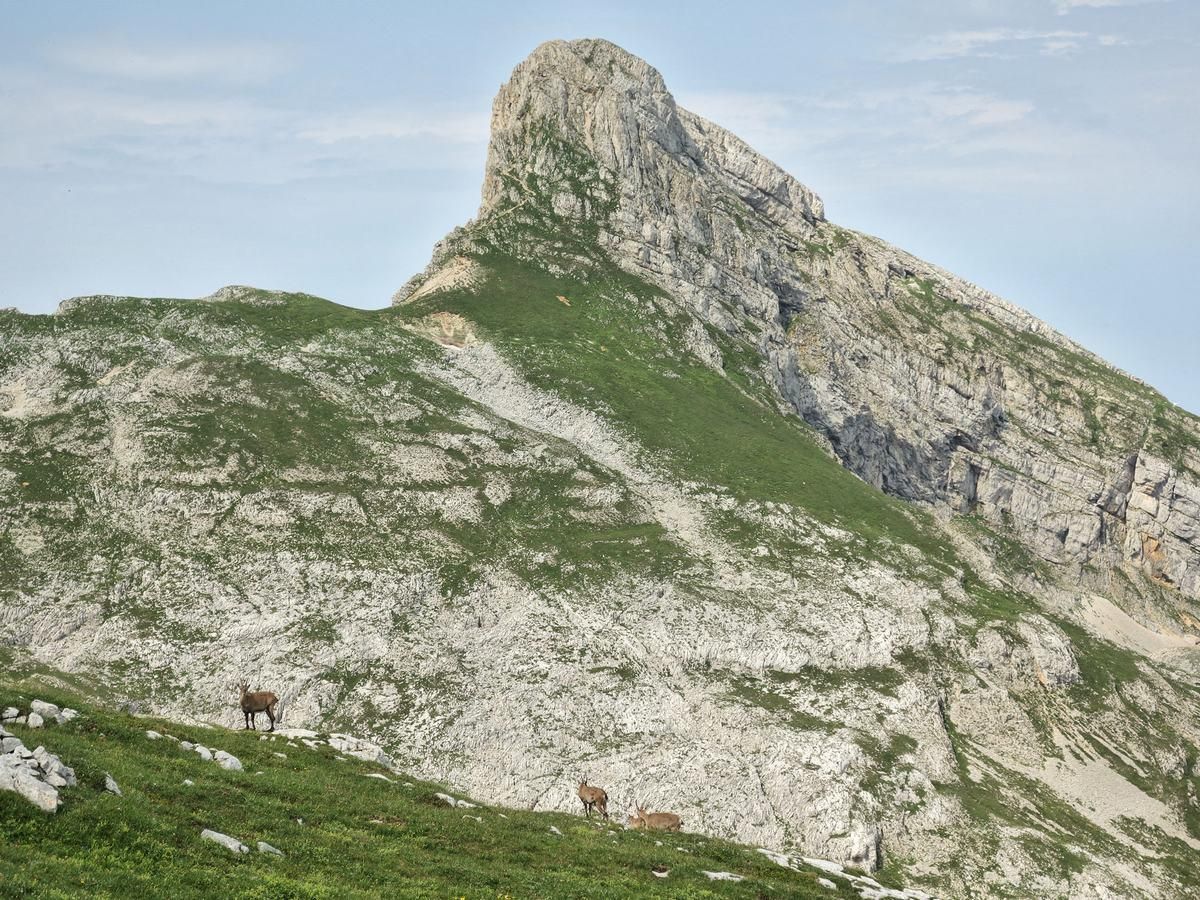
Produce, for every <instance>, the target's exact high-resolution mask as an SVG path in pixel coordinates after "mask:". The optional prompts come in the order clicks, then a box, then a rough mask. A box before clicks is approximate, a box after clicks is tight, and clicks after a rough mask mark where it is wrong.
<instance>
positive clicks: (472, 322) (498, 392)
mask: <svg viewBox="0 0 1200 900" xmlns="http://www.w3.org/2000/svg"><path fill="white" fill-rule="evenodd" d="M583 49H584V50H586V53H587V54H589V55H588V57H587V60H588V61H587V64H586V65H584V66H583V68H582V69H581V70H579V71H577V68H578V66H580V65H582V64H581V63H580V62H579V60H580V56H579V53H580V52H582V51H581V49H580V47H575V46H574V45H572V44H561V45H559V44H551V45H547V46H546V48H544V49H540V50H539V51H535V54H534V61H533V62H532V63H529V64H522V65H521V66H518V68H517V71H516V74H515V76H514V81H513V82H512V83H511V86H510V87H507V88H504V89H502V91H501V95H500V99H498V101H497V109H498V113H497V116H496V119H497V121H496V124H497V125H498V128H497V129H496V137H495V139H494V140H495V144H496V147H495V153H492V154H490V155H489V164H488V165H489V172H490V173H491V174H490V175H489V176H488V177H487V178H485V189H484V201H485V202H484V206H483V208H482V210H481V215H480V216H479V217H477V218H476V219H475V220H473V221H472V222H470V223H468V224H467V225H466V226H464V227H463V228H460V229H457V230H456V231H454V232H452V233H451V234H450V235H448V236H447V238H445V239H444V240H443V241H442V242H440V243H439V245H438V246H437V248H436V249H435V252H434V258H433V260H432V262H431V264H430V266H429V267H428V268H427V269H426V271H425V272H424V273H421V274H419V275H417V276H415V277H414V278H413V279H412V280H410V282H409V283H408V284H407V285H406V286H405V287H404V288H402V289H401V291H400V292H399V294H398V297H397V299H398V300H399V301H401V302H398V303H396V304H395V305H393V306H391V307H389V308H387V309H384V310H377V311H356V310H349V309H346V308H343V307H338V306H336V305H335V304H331V303H328V301H323V300H320V299H319V298H314V297H310V296H308V295H303V294H282V295H280V294H273V293H271V292H262V291H257V290H255V289H241V288H239V289H234V290H231V291H228V292H226V291H222V292H218V295H219V296H216V297H214V298H213V299H212V300H211V301H210V302H206V303H201V304H197V303H194V302H190V301H186V302H179V301H170V300H162V301H134V300H129V299H124V300H114V301H111V302H105V303H99V304H96V303H93V304H88V303H83V304H76V305H73V306H70V307H68V308H66V309H65V310H63V311H62V312H61V313H60V315H57V316H53V317H25V316H16V315H10V314H4V313H0V323H2V324H3V326H4V327H3V328H2V329H0V514H2V515H3V522H4V527H3V529H2V530H0V531H2V534H0V563H3V564H2V565H0V591H3V596H4V598H5V601H6V602H5V603H4V604H0V639H2V640H3V641H5V642H6V643H10V644H14V645H16V646H19V647H21V648H23V649H24V650H25V651H26V652H28V653H30V654H31V655H33V656H34V657H35V658H37V659H41V660H43V661H49V660H54V661H55V662H56V664H61V666H62V667H64V668H66V669H68V670H70V671H73V672H80V673H87V674H89V675H93V676H95V677H103V678H104V679H105V680H107V681H108V682H110V683H112V684H113V685H114V686H115V687H116V688H117V689H119V690H120V691H122V692H124V693H125V694H126V695H128V696H131V697H137V698H139V699H143V700H145V701H146V702H147V703H148V704H149V705H150V708H152V709H154V710H156V711H159V712H164V713H173V714H180V713H181V712H182V711H184V710H186V711H189V712H190V713H191V714H193V715H200V716H203V717H210V718H212V719H213V720H214V721H225V720H226V719H227V718H228V717H229V716H230V715H232V713H231V711H230V710H229V709H228V704H227V703H226V699H227V698H226V694H227V693H228V691H227V685H226V684H225V682H227V681H229V680H230V676H231V675H232V673H235V672H247V671H248V672H254V673H257V674H258V677H257V678H256V679H255V680H256V681H258V682H260V683H262V684H263V685H264V686H269V687H270V688H271V689H273V690H276V691H277V693H279V695H280V696H281V697H283V698H284V701H285V704H286V706H287V709H288V713H287V715H288V718H289V721H290V722H292V723H294V724H301V725H312V726H320V727H322V728H328V729H330V730H332V729H334V728H336V729H338V730H348V731H353V732H354V733H356V734H364V735H366V736H368V737H370V739H372V740H374V741H376V742H377V743H379V744H381V745H383V746H385V747H386V748H387V750H388V752H389V753H390V754H392V755H393V756H394V757H395V758H396V759H397V761H398V762H399V763H400V764H401V765H403V766H405V767H406V768H408V769H409V770H410V771H413V773H414V774H415V775H418V776H420V777H424V778H429V779H432V780H437V781H439V782H443V783H446V784H452V785H454V786H455V787H456V788H457V789H462V790H465V791H468V792H470V793H471V794H472V795H473V796H477V797H482V798H486V799H487V800H488V801H489V802H495V803H497V804H502V805H511V806H524V807H529V806H530V805H533V806H535V807H537V808H539V809H541V808H550V809H566V808H568V807H570V806H571V805H573V804H574V803H577V802H578V801H577V800H576V799H575V798H573V797H572V796H571V794H570V791H569V790H567V789H566V788H565V787H564V786H563V785H564V784H565V782H564V781H563V778H562V774H563V773H564V772H575V771H578V770H580V769H586V770H587V772H588V773H589V774H590V775H591V776H592V777H593V778H594V780H596V781H597V782H600V783H605V784H612V785H619V786H621V790H623V791H628V792H630V793H631V794H633V795H634V796H637V797H638V798H640V799H642V800H645V801H650V802H651V803H653V804H655V805H662V806H665V807H670V808H675V809H677V810H678V811H679V812H681V814H683V816H684V819H685V820H686V821H687V822H688V823H689V827H695V828H697V829H698V830H701V831H704V832H706V833H711V834H717V835H722V836H729V837H737V838H740V839H742V840H743V841H754V842H757V843H761V844H764V845H767V846H776V847H781V848H796V849H798V850H802V851H804V852H806V853H807V854H808V855H812V856H819V857H825V858H831V859H836V860H839V861H845V862H847V863H849V864H853V865H857V866H862V867H865V868H870V869H879V868H882V869H883V870H884V871H885V872H887V873H889V874H892V873H895V874H899V875H903V876H904V880H905V882H906V883H917V884H921V885H923V886H927V887H928V888H929V889H930V890H934V891H936V892H938V893H941V894H948V895H951V896H966V895H970V894H972V893H980V892H982V893H983V894H985V895H989V896H993V895H994V896H1038V897H1044V896H1061V897H1100V896H1104V895H1105V892H1106V891H1108V892H1111V891H1117V892H1119V893H1122V894H1126V895H1130V896H1166V897H1183V896H1187V895H1188V892H1189V891H1191V890H1194V888H1195V877H1194V872H1195V867H1194V866H1193V865H1192V860H1193V859H1194V855H1195V853H1196V852H1197V850H1196V848H1197V844H1198V843H1200V802H1198V799H1197V791H1198V790H1200V773H1198V772H1197V757H1198V755H1200V734H1198V733H1197V725H1196V722H1197V721H1198V720H1200V718H1198V716H1200V689H1198V688H1197V682H1196V673H1197V670H1198V666H1200V652H1198V650H1197V646H1196V635H1197V633H1200V632H1197V630H1196V624H1195V623H1189V622H1188V620H1187V619H1186V618H1185V617H1186V616H1189V615H1193V612H1192V611H1193V610H1195V605H1194V601H1193V595H1194V591H1195V582H1194V580H1193V579H1194V576H1195V571H1196V569H1195V563H1196V560H1195V554H1194V547H1195V544H1194V540H1193V538H1194V533H1193V532H1191V531H1189V529H1190V528H1191V527H1192V526H1191V524H1190V523H1191V521H1192V520H1193V519H1194V518H1195V517H1194V516H1191V514H1190V512H1189V510H1190V509H1191V507H1189V505H1188V504H1189V503H1190V502H1191V499H1190V498H1191V494H1190V493H1189V492H1190V491H1191V490H1192V488H1191V485H1193V484H1194V482H1192V481H1190V480H1189V478H1190V476H1189V474H1188V473H1189V472H1190V471H1192V467H1193V466H1194V464H1195V462H1194V453H1195V448H1194V445H1193V444H1192V443H1190V439H1189V438H1188V435H1189V434H1190V432H1189V431H1188V429H1189V428H1192V427H1194V423H1193V421H1192V420H1191V419H1188V418H1179V416H1181V415H1182V414H1180V413H1176V412H1172V410H1171V409H1168V408H1163V409H1162V410H1158V409H1157V407H1156V405H1155V404H1156V403H1157V402H1158V401H1157V400H1156V399H1155V396H1156V395H1153V394H1152V393H1150V392H1149V391H1148V390H1147V389H1145V388H1144V387H1142V386H1140V385H1137V384H1136V383H1134V382H1131V381H1128V380H1127V379H1122V378H1121V377H1120V376H1118V375H1116V374H1114V373H1113V372H1112V370H1111V369H1105V368H1104V367H1102V366H1100V365H1099V364H1098V363H1096V362H1095V361H1094V360H1093V359H1092V358H1091V357H1090V356H1087V355H1085V354H1083V353H1076V352H1075V351H1074V350H1073V349H1072V347H1071V346H1064V345H1062V344H1060V343H1058V342H1056V341H1055V340H1052V339H1050V338H1048V337H1045V336H1041V335H1037V334H1032V333H1025V332H1017V331H1014V330H1013V329H1011V328H1006V327H1005V326H1004V324H1003V322H1001V321H999V320H997V319H993V318H990V317H989V316H985V315H984V314H983V313H981V312H980V311H979V310H978V309H976V308H974V307H972V306H971V303H977V304H982V303H984V302H985V299H986V297H987V296H988V295H986V294H985V293H984V292H982V291H979V290H978V289H976V288H974V287H973V286H970V285H967V284H966V283H965V282H961V281H959V280H956V279H953V278H952V277H951V276H948V275H947V274H945V273H942V272H941V270H939V269H937V267H933V266H930V265H928V264H926V263H922V262H921V261H919V260H916V259H915V258H913V257H911V256H909V255H908V254H904V253H903V251H898V250H894V249H893V248H890V247H888V245H886V244H884V243H883V242H881V241H878V240H876V239H873V238H869V237H866V236H862V235H859V234H857V233H856V232H851V231H848V230H846V229H840V228H838V227H837V226H836V225H833V224H831V223H829V222H827V221H825V220H824V219H823V218H821V217H820V216H818V215H817V214H816V213H817V212H818V211H820V212H821V214H822V215H823V207H822V206H817V205H814V204H817V203H819V201H818V200H816V195H815V194H812V193H811V192H808V193H803V192H802V191H801V188H802V186H798V187H793V186H792V185H793V181H787V180H785V179H784V178H783V176H782V175H780V174H778V173H779V172H780V171H781V170H778V167H771V166H767V165H766V164H765V163H764V164H762V165H760V164H759V163H758V162H756V161H755V160H754V159H753V158H752V157H750V156H749V153H750V151H749V149H748V147H746V145H744V144H742V143H740V142H739V143H733V142H732V141H729V140H726V139H724V138H722V137H721V133H720V132H718V131H717V130H716V127H715V126H709V125H702V124H698V123H697V121H696V120H694V119H691V118H689V117H688V115H687V114H686V113H685V112H681V111H680V110H678V108H677V107H675V105H674V103H673V101H672V100H670V99H669V94H668V93H666V91H665V84H662V82H661V77H660V76H657V74H656V73H655V74H654V75H651V74H650V72H652V71H653V70H651V69H650V68H649V67H648V66H647V65H646V64H644V63H641V62H640V61H637V62H630V60H632V59H633V58H632V57H630V56H628V55H627V54H625V55H620V54H618V53H617V51H616V49H615V48H614V47H613V45H608V44H604V43H601V44H597V43H595V42H592V43H588V44H586V45H585V46H584V48H583ZM620 53H621V54H623V53H624V52H623V51H621V52H620ZM606 58H611V60H612V62H613V69H612V71H611V72H610V71H609V70H608V68H607V64H605V65H603V66H600V67H598V68H597V66H596V65H595V63H596V61H597V60H603V59H606ZM622 66H624V67H625V68H628V69H629V70H630V71H631V72H632V74H629V73H628V72H625V70H624V69H623V68H622ZM623 72H624V74H622V73H623ZM568 75H569V76H570V77H569V78H568V77H566V76H568ZM634 76H636V77H634ZM613 83H615V84H617V85H618V87H621V90H616V89H614V88H612V87H611V84H613ZM580 84H582V86H583V87H588V88H592V89H594V90H591V92H590V93H589V91H585V90H582V89H579V88H580ZM660 84H661V85H662V87H661V90H660V89H659V85H660ZM605 85H609V87H605ZM644 85H650V88H651V89H650V91H649V100H648V101H647V102H648V103H649V104H650V107H651V113H653V115H651V114H650V113H645V115H644V116H643V111H642V105H641V101H642V98H641V94H640V93H639V92H640V91H642V88H643V86H644ZM524 98H528V103H527V104H526V103H525V102H524ZM510 104H511V109H510ZM589 110H591V112H590V113H589ZM655 110H657V111H658V112H654V111H655ZM571 123H576V125H578V127H580V128H583V127H584V125H585V124H586V125H587V128H586V129H585V131H587V129H591V130H590V131H587V133H589V134H592V135H593V136H595V135H604V136H605V140H600V141H593V144H592V145H589V144H588V143H587V140H585V139H584V137H582V136H580V135H579V134H576V133H574V132H572V131H571V130H570V127H574V126H572V124H571ZM676 125H677V126H678V129H675V126H676ZM568 126H570V127H568ZM668 126H670V127H668ZM643 128H644V129H645V130H646V133H648V134H651V135H654V136H656V137H655V138H654V139H653V140H649V141H643V140H642V138H641V137H640V135H641V134H642V131H641V130H639V129H643ZM689 128H696V129H700V128H703V129H706V130H705V131H704V133H703V134H700V133H699V132H695V133H693V132H691V131H689V130H688V129H689ZM673 129H674V130H673ZM696 135H699V136H698V137H697V136H696ZM593 147H594V148H600V149H599V150H596V152H593ZM730 148H732V149H730ZM642 151H645V152H644V153H643V152H642ZM677 151H678V152H677ZM606 153H608V154H610V155H609V156H607V157H606V156H605V155H604V154H606ZM710 153H711V154H715V156H716V158H718V159H721V160H725V164H724V165H725V168H721V171H726V170H727V169H728V170H731V171H734V172H737V173H742V174H741V175H739V179H740V182H735V183H733V186H730V182H729V181H728V180H726V179H725V178H724V177H723V176H720V175H719V174H713V172H714V171H715V170H712V169H711V168H710V169H705V168H704V166H703V165H701V163H702V162H704V161H705V160H706V159H707V158H708V155H709V154H710ZM597 154H599V158H598V156H597ZM696 156H698V157H700V162H698V161H697V159H696V158H694V157H696ZM604 159H610V160H611V161H612V163H613V164H614V165H615V166H617V168H616V169H609V168H607V167H606V165H605V164H604V163H603V160H604ZM735 161H736V162H735ZM514 166H516V167H517V168H515V169H514V168H513V167H514ZM718 168H720V167H718ZM747 173H766V174H765V175H764V176H763V184H760V185H758V186H757V187H755V186H752V185H750V184H749V182H748V180H747V179H748V175H747ZM755 177H758V176H755ZM741 182H745V183H741ZM794 184H795V185H799V182H794ZM781 186H782V187H781ZM752 188H753V189H752ZM762 188H770V190H763V189H762ZM803 190H804V191H807V189H806V188H805V189H803ZM772 191H774V193H772ZM743 195H745V196H748V197H749V198H750V200H746V199H745V197H744V196H743ZM771 198H773V199H771ZM784 200H786V201H787V202H788V203H791V204H796V203H799V204H800V207H801V208H802V209H803V210H807V212H808V213H809V216H808V217H806V216H805V215H804V214H803V212H796V211H795V209H794V208H793V206H787V205H786V204H785V203H784ZM751 201H753V203H757V204H758V205H759V207H762V208H763V209H765V210H766V212H765V213H762V214H760V212H759V211H757V210H756V209H755V208H753V203H752V202H751ZM788 209H792V210H793V212H791V213H788V212H787V210H788ZM779 220H783V221H785V222H786V228H783V229H781V228H780V227H779V225H778V224H777V223H778V221H779ZM981 298H982V299H981ZM996 309H997V310H999V311H1000V313H999V314H1001V315H1007V316H1015V315H1016V313H1013V312H1009V311H1007V310H1008V308H1007V306H1004V307H1001V306H997V307H996ZM1093 382H1094V384H1093ZM1085 396H1086V397H1091V400H1092V405H1091V406H1090V407H1089V406H1088V404H1087V403H1086V402H1085V400H1084V397H1085ZM1145 415H1150V416H1151V419H1152V420H1153V422H1155V423H1158V424H1154V426H1153V428H1150V429H1146V428H1145V427H1144V423H1145V421H1148V420H1147V419H1145V418H1144V416H1145ZM1143 432H1145V433H1143ZM1179 435H1182V437H1179ZM1131 441H1132V445H1131V444H1130V442H1131ZM1172 441H1173V442H1174V443H1172ZM1130 446H1134V447H1136V449H1137V451H1138V452H1137V455H1136V456H1134V457H1133V458H1132V460H1133V461H1132V463H1130V459H1131V457H1130V455H1129V452H1128V451H1129V449H1130ZM1126 472H1128V482H1127V483H1126V481H1125V480H1124V479H1125V473H1126ZM881 489H882V490H881ZM913 501H916V502H913ZM1151 501H1153V504H1154V506H1153V507H1152V505H1151ZM1060 533H1062V534H1063V535H1064V537H1063V538H1062V539H1060ZM1143 538H1148V539H1149V540H1153V541H1155V542H1157V546H1155V545H1151V544H1148V543H1146V542H1145V541H1144V540H1143ZM1133 551H1136V552H1133ZM1156 578H1157V579H1158V580H1155V579H1156ZM1196 622H1197V623H1200V619H1197V620H1196ZM1111 797H1119V798H1120V804H1119V805H1114V804H1113V803H1111V802H1108V801H1107V800H1106V799H1105V798H1111Z"/></svg>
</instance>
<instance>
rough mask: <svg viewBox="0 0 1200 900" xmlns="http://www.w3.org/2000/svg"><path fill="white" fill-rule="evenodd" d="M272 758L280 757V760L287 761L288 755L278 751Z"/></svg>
mask: <svg viewBox="0 0 1200 900" xmlns="http://www.w3.org/2000/svg"><path fill="white" fill-rule="evenodd" d="M272 756H278V757H279V758H280V759H287V754H286V753H280V752H279V751H278V750H276V751H275V752H274V753H273V754H272Z"/></svg>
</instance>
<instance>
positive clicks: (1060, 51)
mask: <svg viewBox="0 0 1200 900" xmlns="http://www.w3.org/2000/svg"><path fill="white" fill-rule="evenodd" d="M1121 42H1122V41H1121V39H1120V38H1118V37H1117V36H1115V35H1111V34H1103V35H1099V36H1095V35H1093V34H1091V32H1087V31H1069V30H1066V29H1055V30H1051V31H1033V30H1028V29H1021V28H990V29H984V30H979V31H947V32H944V33H942V34H932V35H929V36H928V37H926V38H924V39H923V40H921V41H918V42H917V43H916V44H915V45H913V46H911V47H906V48H904V49H902V50H900V51H899V52H897V53H896V54H895V56H894V59H896V60H897V61H899V62H928V61H931V60H939V59H961V58H963V57H1003V56H1008V55H1011V54H1012V53H1013V51H1014V50H1016V49H1018V48H1019V47H1021V46H1036V47H1037V48H1038V50H1039V52H1040V53H1042V55H1044V56H1066V55H1069V54H1072V53H1076V52H1078V51H1079V50H1081V49H1083V48H1084V47H1085V46H1087V45H1096V46H1102V47H1111V46H1114V45H1115V44H1118V43H1121Z"/></svg>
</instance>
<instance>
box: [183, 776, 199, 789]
mask: <svg viewBox="0 0 1200 900" xmlns="http://www.w3.org/2000/svg"><path fill="white" fill-rule="evenodd" d="M183 783H184V784H186V785H187V786H188V787H191V786H192V785H193V784H195V783H196V782H194V781H192V779H190V778H185V779H183Z"/></svg>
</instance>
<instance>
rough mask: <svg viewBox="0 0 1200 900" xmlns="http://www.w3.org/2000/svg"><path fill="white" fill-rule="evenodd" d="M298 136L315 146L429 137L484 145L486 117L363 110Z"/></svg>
mask: <svg viewBox="0 0 1200 900" xmlns="http://www.w3.org/2000/svg"><path fill="white" fill-rule="evenodd" d="M297 137H299V138H301V139H302V140H306V141H313V142H314V143H318V144H337V143H341V142H343V141H365V140H373V139H378V138H385V139H404V138H413V137H428V138H434V139H437V140H441V141H447V142H451V143H462V144H474V143H484V142H485V141H487V137H488V117H487V115H486V114H483V113H480V114H477V115H458V114H453V113H450V114H447V113H440V112H439V113H415V112H409V111H378V110H373V111H362V112H354V113H348V114H343V115H337V116H328V117H325V118H323V119H319V120H318V121H315V122H313V123H311V124H309V125H306V126H305V127H303V128H302V129H301V130H300V131H299V132H298V133H297Z"/></svg>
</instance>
